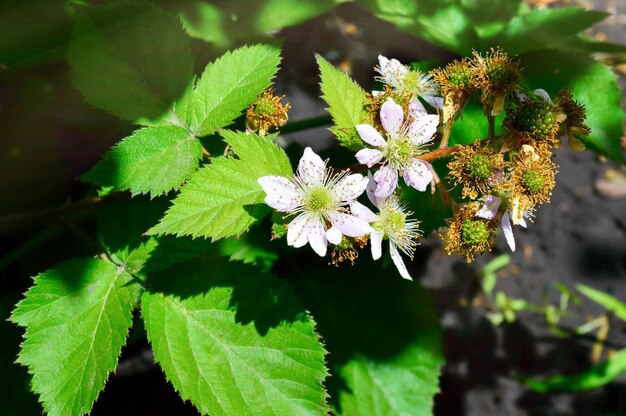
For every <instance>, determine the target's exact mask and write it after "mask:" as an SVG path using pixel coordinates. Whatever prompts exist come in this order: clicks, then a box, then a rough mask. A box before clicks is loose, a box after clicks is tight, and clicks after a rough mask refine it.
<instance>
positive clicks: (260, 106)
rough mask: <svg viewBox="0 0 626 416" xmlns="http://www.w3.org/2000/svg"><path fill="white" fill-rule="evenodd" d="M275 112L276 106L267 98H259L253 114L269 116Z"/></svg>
mask: <svg viewBox="0 0 626 416" xmlns="http://www.w3.org/2000/svg"><path fill="white" fill-rule="evenodd" d="M275 111H276V104H274V103H273V102H272V100H270V99H269V98H267V97H261V98H259V100H258V101H257V103H256V105H255V107H254V112H255V113H256V114H257V115H259V116H271V115H273V114H274V112H275Z"/></svg>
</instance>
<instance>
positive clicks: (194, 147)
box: [83, 126, 202, 197]
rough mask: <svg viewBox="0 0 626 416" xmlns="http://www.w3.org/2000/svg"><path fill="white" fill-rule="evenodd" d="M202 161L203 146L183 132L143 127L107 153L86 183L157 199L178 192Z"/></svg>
mask: <svg viewBox="0 0 626 416" xmlns="http://www.w3.org/2000/svg"><path fill="white" fill-rule="evenodd" d="M201 158H202V144H201V143H200V141H199V140H198V139H196V138H195V137H194V136H193V135H191V134H190V133H189V132H188V131H187V130H185V129H184V128H182V127H177V126H151V127H144V128H142V129H139V130H137V131H135V132H134V133H133V134H132V135H131V136H129V137H127V138H125V139H124V140H122V141H121V142H120V143H119V144H117V145H116V146H115V147H113V148H112V149H111V150H110V151H109V152H107V153H106V154H105V155H104V158H103V159H102V160H101V161H100V162H99V163H98V164H97V165H96V166H94V167H93V168H92V169H91V170H90V171H89V172H87V173H86V174H85V175H83V180H85V181H87V182H90V183H93V184H96V185H100V186H112V187H113V188H114V189H115V190H127V189H128V190H130V191H131V193H132V194H133V195H137V194H150V195H151V196H153V197H154V196H157V195H161V194H164V193H167V192H169V191H171V190H173V189H178V187H180V185H181V184H182V183H183V182H184V181H185V179H187V178H188V177H189V176H190V175H191V174H192V173H193V172H194V171H195V170H196V169H197V168H198V166H199V164H200V159H201Z"/></svg>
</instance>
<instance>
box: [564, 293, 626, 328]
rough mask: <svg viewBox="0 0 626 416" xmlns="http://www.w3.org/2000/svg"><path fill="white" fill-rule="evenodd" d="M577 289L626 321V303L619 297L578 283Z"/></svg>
mask: <svg viewBox="0 0 626 416" xmlns="http://www.w3.org/2000/svg"><path fill="white" fill-rule="evenodd" d="M576 289H578V290H579V291H580V292H581V293H582V294H583V295H585V296H587V297H588V298H589V299H591V300H592V301H594V302H596V303H597V304H599V305H601V306H603V307H604V308H606V309H607V310H609V311H611V312H613V313H614V314H615V316H617V317H618V318H619V319H621V320H622V321H626V304H624V303H623V302H622V301H620V300H619V299H617V298H615V297H613V296H611V295H609V294H607V293H604V292H601V291H599V290H596V289H593V288H591V287H589V286H585V285H580V284H579V285H576Z"/></svg>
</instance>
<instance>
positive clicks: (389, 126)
mask: <svg viewBox="0 0 626 416" xmlns="http://www.w3.org/2000/svg"><path fill="white" fill-rule="evenodd" d="M402 121H404V110H402V106H400V105H398V104H396V102H395V101H394V100H393V99H392V98H387V101H385V103H384V104H383V106H382V108H381V109H380V123H381V124H382V125H383V128H384V129H385V131H387V133H389V134H391V135H395V134H396V133H397V132H398V130H399V129H400V126H402Z"/></svg>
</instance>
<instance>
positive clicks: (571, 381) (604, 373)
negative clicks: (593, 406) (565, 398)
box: [524, 349, 626, 393]
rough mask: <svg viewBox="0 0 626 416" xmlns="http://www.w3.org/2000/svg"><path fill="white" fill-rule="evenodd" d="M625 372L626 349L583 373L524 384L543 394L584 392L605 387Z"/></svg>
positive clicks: (531, 380) (529, 380)
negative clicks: (551, 392)
mask: <svg viewBox="0 0 626 416" xmlns="http://www.w3.org/2000/svg"><path fill="white" fill-rule="evenodd" d="M624 372H626V349H623V350H621V351H620V352H618V353H617V354H615V355H613V356H612V357H611V358H609V359H608V360H606V361H604V362H602V363H600V364H597V365H594V366H593V367H591V368H590V369H588V370H587V371H583V372H582V373H578V374H574V375H571V376H554V377H550V378H547V379H545V380H534V379H527V380H524V384H526V385H527V386H528V387H530V388H531V389H533V390H535V391H538V392H541V393H547V392H550V391H583V390H590V389H595V388H598V387H601V386H604V385H605V384H608V383H610V382H611V381H613V380H614V379H615V378H617V377H619V376H620V375H621V374H623V373H624Z"/></svg>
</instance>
